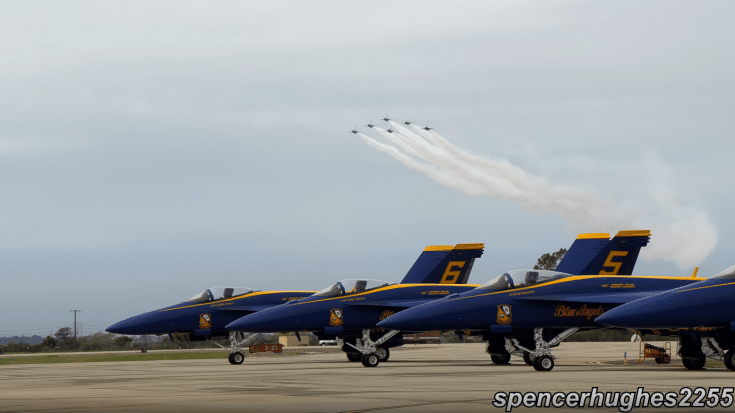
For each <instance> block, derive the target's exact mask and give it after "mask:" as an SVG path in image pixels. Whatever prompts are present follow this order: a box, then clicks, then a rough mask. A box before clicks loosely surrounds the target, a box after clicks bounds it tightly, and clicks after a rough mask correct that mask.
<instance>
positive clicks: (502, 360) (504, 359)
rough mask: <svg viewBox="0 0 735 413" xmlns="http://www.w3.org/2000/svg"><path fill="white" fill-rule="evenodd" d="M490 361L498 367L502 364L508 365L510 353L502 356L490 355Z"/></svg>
mask: <svg viewBox="0 0 735 413" xmlns="http://www.w3.org/2000/svg"><path fill="white" fill-rule="evenodd" d="M490 360H492V361H493V363H495V364H497V365H499V366H500V365H503V364H508V363H510V353H506V354H503V355H502V356H498V355H494V354H491V355H490Z"/></svg>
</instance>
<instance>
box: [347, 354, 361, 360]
mask: <svg viewBox="0 0 735 413" xmlns="http://www.w3.org/2000/svg"><path fill="white" fill-rule="evenodd" d="M347 360H349V361H360V360H362V354H360V353H352V352H350V353H347Z"/></svg>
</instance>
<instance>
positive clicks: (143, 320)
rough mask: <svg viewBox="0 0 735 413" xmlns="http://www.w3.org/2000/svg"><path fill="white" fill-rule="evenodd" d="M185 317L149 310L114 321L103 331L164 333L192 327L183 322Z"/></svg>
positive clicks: (129, 333) (138, 333)
mask: <svg viewBox="0 0 735 413" xmlns="http://www.w3.org/2000/svg"><path fill="white" fill-rule="evenodd" d="M183 321H186V319H182V318H180V317H177V316H174V315H170V314H162V313H160V312H157V311H151V312H149V313H144V314H140V315H136V316H135V317H130V318H128V319H125V320H123V321H120V322H118V323H115V324H113V325H111V326H109V327H107V329H106V330H105V331H107V332H110V333H115V334H127V335H141V334H165V333H170V332H174V331H179V330H182V331H183V330H186V329H193V328H186V327H190V326H188V324H191V323H184V322H183Z"/></svg>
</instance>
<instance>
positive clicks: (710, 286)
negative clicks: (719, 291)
mask: <svg viewBox="0 0 735 413" xmlns="http://www.w3.org/2000/svg"><path fill="white" fill-rule="evenodd" d="M687 279H689V280H691V278H687ZM726 285H735V282H731V283H726V284H717V285H705V286H704V287H694V288H687V289H686V290H681V291H677V293H683V292H684V291H694V290H701V289H704V288H714V287H724V286H726Z"/></svg>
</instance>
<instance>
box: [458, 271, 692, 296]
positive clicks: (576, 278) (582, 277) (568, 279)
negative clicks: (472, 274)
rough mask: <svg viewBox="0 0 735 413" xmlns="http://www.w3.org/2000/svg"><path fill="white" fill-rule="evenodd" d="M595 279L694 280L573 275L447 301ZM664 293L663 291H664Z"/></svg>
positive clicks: (660, 276)
mask: <svg viewBox="0 0 735 413" xmlns="http://www.w3.org/2000/svg"><path fill="white" fill-rule="evenodd" d="M593 278H622V279H629V278H638V279H646V280H650V279H655V280H692V277H667V276H663V275H573V276H571V277H566V278H562V279H559V280H552V281H549V282H546V283H541V284H534V285H529V286H527V287H521V288H514V289H512V290H501V291H492V292H489V293H485V294H477V295H471V296H469V297H457V298H452V299H450V300H445V301H454V300H464V299H465V298H475V297H484V296H487V295H493V294H502V293H507V292H516V291H523V290H530V289H535V288H542V287H548V286H550V285H554V284H561V283H566V282H573V281H581V280H589V279H593ZM695 279H697V280H702V281H704V280H706V278H695ZM662 292H663V291H662Z"/></svg>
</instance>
